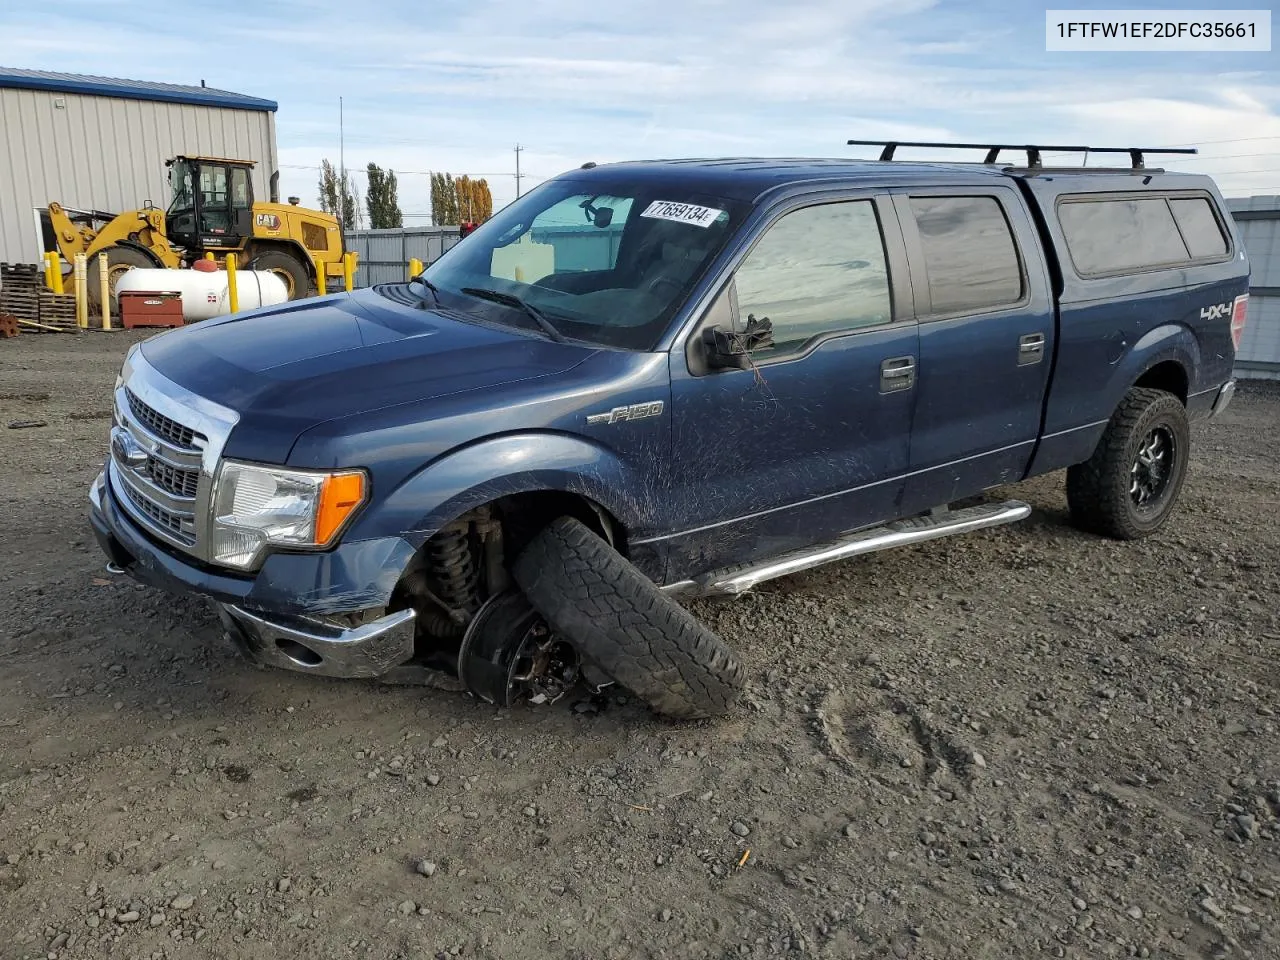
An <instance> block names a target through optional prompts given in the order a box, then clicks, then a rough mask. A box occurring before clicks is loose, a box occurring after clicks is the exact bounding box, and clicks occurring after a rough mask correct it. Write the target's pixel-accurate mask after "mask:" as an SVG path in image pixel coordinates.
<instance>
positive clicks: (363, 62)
mask: <svg viewBox="0 0 1280 960" xmlns="http://www.w3.org/2000/svg"><path fill="white" fill-rule="evenodd" d="M254 11H255V14H254V17H253V19H252V20H249V19H248V18H246V17H241V16H236V17H220V16H211V15H210V14H209V11H208V10H207V9H205V8H201V7H198V6H190V5H185V4H184V5H173V6H171V7H169V8H166V15H165V18H164V20H157V19H156V18H155V17H154V15H153V14H152V13H151V12H150V11H149V8H146V7H144V6H142V5H138V4H135V3H132V2H122V3H116V4H114V5H111V6H109V7H103V6H101V5H98V4H92V3H69V2H66V0H62V2H56V3H54V4H52V5H45V6H43V7H39V8H38V9H37V8H36V7H19V6H17V5H14V4H10V5H7V7H6V8H5V9H4V11H3V12H0V36H2V37H3V38H4V39H3V45H2V47H0V57H3V58H4V59H5V60H6V61H7V62H11V63H13V65H17V66H30V67H44V68H48V69H58V70H67V71H75V72H85V73H99V74H106V75H115V76H120V75H126V76H132V77H137V78H139V79H151V80H167V81H170V82H191V83H195V82H198V81H199V80H200V79H201V78H203V79H206V80H207V82H208V83H209V85H210V86H217V87H223V88H226V89H231V90H238V91H242V92H244V93H249V94H253V95H256V96H263V97H269V98H271V99H274V100H277V101H278V102H279V103H280V111H279V114H278V115H277V130H278V139H279V148H280V158H281V161H282V163H283V164H287V165H286V166H284V167H283V168H282V170H281V188H282V192H284V193H286V194H288V193H296V194H297V195H299V196H301V197H303V198H304V202H314V197H315V192H316V191H315V180H316V176H317V171H315V170H314V169H312V168H315V167H318V166H319V163H320V160H321V158H323V157H329V158H331V159H333V160H335V161H336V160H337V154H338V140H339V137H338V102H337V101H338V97H339V96H341V97H342V98H343V106H344V110H343V112H344V121H345V122H344V128H345V129H344V133H345V137H344V140H345V155H346V163H347V166H348V167H349V168H352V169H363V167H364V165H365V164H366V163H368V162H369V161H374V162H377V163H379V164H380V165H381V166H384V167H387V166H390V167H393V168H395V169H397V171H400V170H403V171H405V173H403V174H402V175H401V176H400V185H401V193H402V198H403V203H402V206H403V207H404V208H405V209H406V210H408V209H410V208H414V209H415V210H426V209H428V200H429V198H428V197H427V196H426V183H427V178H426V175H425V172H426V171H430V170H450V171H452V172H454V173H464V172H469V173H473V174H487V175H488V179H489V180H490V183H491V185H492V188H493V190H494V194H495V199H496V200H497V202H498V203H502V202H505V201H508V200H510V199H511V198H512V197H513V196H514V195H515V178H514V175H513V174H514V166H515V154H514V151H513V148H514V146H515V144H517V143H520V144H523V145H524V147H525V151H524V152H523V153H522V155H521V166H522V170H523V171H524V172H525V173H526V174H528V175H529V177H530V179H527V180H526V181H525V184H526V185H527V184H528V183H530V182H532V181H533V180H536V179H537V178H539V177H544V176H549V175H552V174H555V173H557V172H560V171H561V170H565V169H570V168H572V167H574V166H577V165H578V164H580V163H582V162H583V161H584V160H588V159H590V160H595V161H597V162H607V161H609V160H615V159H633V158H636V157H654V156H659V157H661V156H667V157H673V156H716V155H731V154H738V155H753V154H754V155H764V156H785V155H810V156H812V155H827V156H831V155H835V156H856V155H863V156H868V155H872V153H870V152H865V151H863V152H859V151H856V150H853V149H851V148H848V147H846V146H845V145H844V141H845V140H846V139H848V138H849V137H861V138H868V139H870V138H875V137H886V138H888V137H894V138H912V139H915V138H918V139H927V140H932V139H958V140H966V141H968V140H975V139H983V138H987V139H998V140H1012V141H1026V140H1033V141H1040V142H1050V143H1052V142H1082V143H1093V144H1119V145H1128V144H1131V143H1152V144H1157V145H1159V144H1169V143H1173V142H1177V143H1195V142H1201V143H1206V142H1207V141H1219V140H1238V141H1244V140H1245V139H1246V138H1250V137H1268V138H1270V139H1266V140H1250V141H1248V142H1239V143H1229V144H1220V145H1216V146H1214V147H1209V146H1208V145H1206V150H1205V154H1204V157H1203V158H1196V160H1194V161H1193V162H1192V163H1191V164H1188V165H1186V168H1187V169H1198V170H1206V171H1208V172H1212V173H1214V174H1215V175H1218V176H1220V180H1221V183H1222V185H1223V187H1224V190H1227V191H1228V192H1234V193H1243V192H1251V191H1257V192H1264V191H1270V192H1280V186H1277V185H1280V170H1277V169H1275V168H1280V113H1278V111H1280V77H1278V76H1277V72H1276V71H1275V69H1274V67H1273V66H1272V61H1271V59H1270V58H1269V57H1268V55H1265V54H1260V55H1235V56H1224V55H1213V56H1210V55H1189V56H1184V55H1160V54H1135V55H1069V54H1047V53H1045V52H1044V20H1043V13H1042V11H1041V10H1039V9H1035V8H1029V7H1025V5H1018V4H1012V5H1010V4H1007V3H999V4H997V3H996V2H995V0H975V2H972V3H966V4H964V5H959V4H953V3H941V2H937V0H803V2H793V3H788V4H778V3H774V2H765V0H649V2H646V3H644V4H614V5H602V4H600V3H599V0H539V2H538V3H533V4H531V3H527V2H517V0H473V2H471V3H468V4H437V5H432V6H430V7H424V6H422V5H421V4H420V3H416V2H410V0H365V2H364V3H362V4H360V5H359V7H358V8H356V9H352V8H341V9H339V8H321V9H316V8H315V7H314V6H313V5H311V4H308V3H306V2H304V0H259V2H258V3H256V4H255V6H254ZM144 41H145V50H146V56H144V57H139V56H138V55H137V51H138V50H139V49H142V44H143V42H144ZM1255 153H1257V154H1267V155H1269V156H1261V157H1248V158H1245V157H1243V156H1242V155H1244V154H1255ZM915 155H919V154H918V153H917V154H915ZM413 171H422V173H415V172H413ZM1255 171H1257V172H1255Z"/></svg>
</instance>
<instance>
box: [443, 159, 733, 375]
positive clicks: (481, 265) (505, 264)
mask: <svg viewBox="0 0 1280 960" xmlns="http://www.w3.org/2000/svg"><path fill="white" fill-rule="evenodd" d="M747 209H748V205H747V204H744V203H742V202H741V201H736V200H728V199H725V198H721V197H714V196H708V195H701V194H694V193H691V192H690V191H688V190H684V189H670V188H664V187H663V186H662V185H661V184H658V183H649V182H646V183H644V184H638V183H629V184H628V183H626V182H625V181H617V182H614V181H610V182H609V183H608V185H607V186H606V185H605V184H604V183H598V182H597V181H596V179H595V178H592V179H591V180H590V181H586V180H575V179H571V178H570V179H558V180H554V181H551V182H549V183H546V184H543V185H542V186H541V187H538V188H537V189H535V190H533V191H531V192H530V193H528V194H526V195H525V196H523V197H521V198H520V199H519V200H517V201H516V202H515V203H512V204H510V205H509V206H507V207H504V208H503V209H502V210H500V211H498V213H496V214H495V215H494V216H493V217H492V218H491V219H490V220H488V221H487V222H486V223H484V224H483V225H482V226H480V227H479V228H478V229H477V230H476V231H475V232H474V233H472V234H471V235H470V236H468V237H467V238H466V239H465V240H463V241H461V242H460V243H459V244H458V245H457V246H455V247H454V248H453V249H452V250H450V251H449V252H448V253H446V254H445V255H444V256H443V257H441V258H440V259H439V260H437V261H436V262H435V263H434V264H432V266H431V267H430V268H429V269H428V270H427V271H426V273H425V274H424V276H425V278H426V279H427V280H429V281H430V282H431V283H432V284H433V285H434V287H435V289H436V290H438V291H439V292H440V293H441V294H442V296H441V301H442V302H447V303H448V305H449V306H451V307H456V308H460V309H463V310H466V311H468V312H479V311H483V312H484V313H485V314H486V315H489V316H499V315H500V316H501V319H502V321H503V322H509V323H512V324H518V325H520V326H527V327H529V328H530V329H534V330H536V329H538V328H539V326H541V327H542V328H543V329H544V330H545V329H546V324H539V323H534V322H533V320H532V319H531V316H530V312H529V310H528V309H527V308H528V307H532V308H533V310H534V311H536V312H537V313H539V314H541V315H542V318H543V320H545V321H547V323H549V324H550V325H551V326H553V327H554V329H555V331H556V332H558V333H559V334H560V335H562V336H564V337H568V338H572V339H575V340H583V341H587V342H590V343H598V344H601V345H602V346H612V347H620V348H623V349H628V350H649V349H652V348H653V346H654V344H655V343H656V342H657V341H658V339H659V338H660V337H661V335H662V333H663V332H664V331H665V330H666V327H667V325H668V324H669V323H670V321H671V318H672V316H673V315H674V314H675V312H676V310H677V309H679V307H680V304H681V303H682V302H683V300H684V298H685V296H686V295H687V294H688V292H689V290H690V289H691V288H692V287H693V285H694V284H695V283H696V282H697V281H698V278H699V277H700V276H701V275H702V273H703V271H704V270H705V269H706V267H707V265H708V264H709V263H710V262H711V260H712V259H713V258H714V257H715V255H716V254H717V253H718V252H719V250H720V249H721V248H722V247H723V245H724V243H725V241H726V240H727V239H728V238H729V236H730V235H731V234H732V233H733V231H734V230H735V229H736V228H737V227H738V225H739V223H740V222H741V220H742V218H743V217H744V216H745V213H746V210H747ZM514 298H519V299H518V300H516V299H514ZM520 301H523V304H522V303H521V302H520Z"/></svg>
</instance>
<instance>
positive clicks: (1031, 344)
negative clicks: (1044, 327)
mask: <svg viewBox="0 0 1280 960" xmlns="http://www.w3.org/2000/svg"><path fill="white" fill-rule="evenodd" d="M1043 359H1044V334H1043V333H1028V334H1026V335H1025V336H1022V337H1019V338H1018V366H1020V367H1025V366H1027V365H1028V364H1032V363H1039V362H1040V361H1041V360H1043Z"/></svg>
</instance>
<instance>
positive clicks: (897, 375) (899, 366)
mask: <svg viewBox="0 0 1280 960" xmlns="http://www.w3.org/2000/svg"><path fill="white" fill-rule="evenodd" d="M915 382H916V358H915V357H890V358H889V359H887V360H881V361H880V392H881V393H897V392H898V391H900V390H910V389H911V388H912V387H913V386H915Z"/></svg>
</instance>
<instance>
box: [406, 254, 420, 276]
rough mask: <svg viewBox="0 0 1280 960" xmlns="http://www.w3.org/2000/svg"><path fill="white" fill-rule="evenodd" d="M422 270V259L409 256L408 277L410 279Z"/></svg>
mask: <svg viewBox="0 0 1280 960" xmlns="http://www.w3.org/2000/svg"><path fill="white" fill-rule="evenodd" d="M421 272H422V261H421V260H419V259H418V258H417V257H410V258H409V279H410V280H412V279H413V278H414V277H416V276H417V275H418V274H420V273H421Z"/></svg>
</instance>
